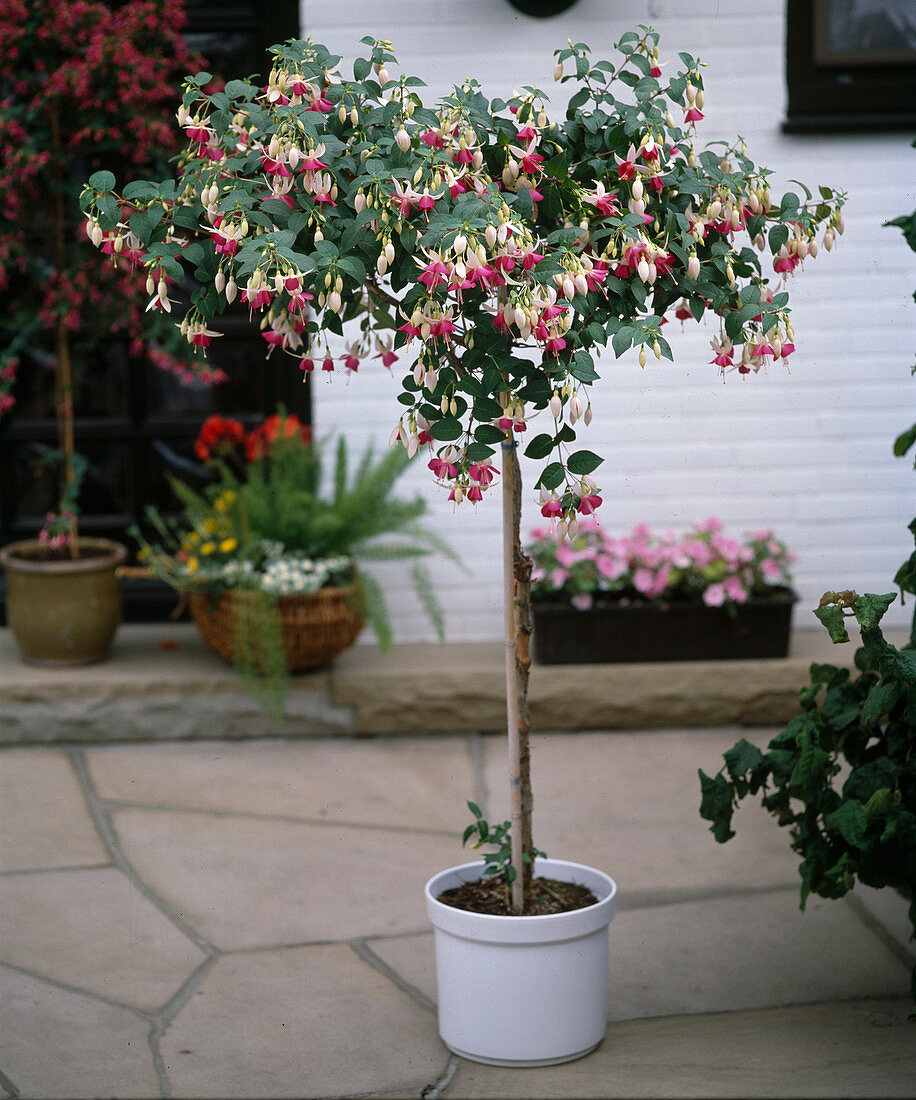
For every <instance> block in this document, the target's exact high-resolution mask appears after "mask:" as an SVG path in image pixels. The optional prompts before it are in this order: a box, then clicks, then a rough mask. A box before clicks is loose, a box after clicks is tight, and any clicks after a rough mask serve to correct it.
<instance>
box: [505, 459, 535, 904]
mask: <svg viewBox="0 0 916 1100" xmlns="http://www.w3.org/2000/svg"><path fill="white" fill-rule="evenodd" d="M502 451H503V471H502V475H503V498H502V499H503V601H504V611H505V643H506V713H507V724H508V735H509V789H510V796H511V820H512V864H513V866H514V867H515V870H516V877H515V881H514V882H513V883H512V910H513V912H514V913H515V914H517V915H519V916H520V915H522V914H523V913H524V912H525V894H526V892H527V891H528V889H529V887H530V885H531V875H532V868H533V862H534V854H533V853H534V844H533V840H532V831H531V811H532V804H533V800H532V794H531V753H530V747H529V731H530V722H529V715H528V672H529V669H530V667H531V657H530V644H529V643H530V638H531V629H532V626H531V559H530V558H529V557H527V555H526V554H525V553H524V552H523V551H522V545H521V534H520V527H521V515H522V478H521V471H520V469H519V464H518V448H517V445H516V443H515V441H514V439H511V438H510V439H508V440H507V441H506V442H505V443H504V444H503V445H502Z"/></svg>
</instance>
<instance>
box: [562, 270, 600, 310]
mask: <svg viewBox="0 0 916 1100" xmlns="http://www.w3.org/2000/svg"><path fill="white" fill-rule="evenodd" d="M608 272H609V269H608V266H607V264H606V263H605V262H604V261H603V260H598V261H597V262H596V263H594V264H593V265H592V267H591V268H590V269H589V270H588V271H586V272H585V281H586V283H588V289H589V290H597V289H598V287H599V286H601V284H602V283H603V282H604V281H605V279H607V277H608ZM560 308H561V309H562V310H563V312H564V313H565V312H566V308H567V307H566V306H562V307H560Z"/></svg>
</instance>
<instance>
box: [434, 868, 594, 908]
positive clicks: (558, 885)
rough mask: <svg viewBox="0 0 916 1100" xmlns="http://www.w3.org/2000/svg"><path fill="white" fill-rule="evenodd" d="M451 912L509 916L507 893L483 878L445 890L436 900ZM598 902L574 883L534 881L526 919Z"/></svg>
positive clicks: (502, 885) (495, 882)
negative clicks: (448, 907) (463, 910)
mask: <svg viewBox="0 0 916 1100" xmlns="http://www.w3.org/2000/svg"><path fill="white" fill-rule="evenodd" d="M436 900H437V901H441V902H442V904H443V905H450V906H451V907H452V908H453V909H465V910H467V911H468V912H469V913H486V914H488V915H489V916H495V917H511V916H512V915H513V914H512V911H511V907H510V903H509V891H508V888H507V887H506V884H505V883H504V882H503V881H502V880H501V879H498V878H482V879H478V881H477V882H465V883H462V884H461V886H455V887H453V888H452V889H450V890H444V891H443V892H442V893H441V894H440V895H439V896H438V898H437V899H436ZM597 904H598V899H597V898H596V897H595V895H594V894H593V893H592V891H591V890H589V888H588V887H587V886H582V885H580V884H579V883H577V882H560V881H559V879H554V878H535V879H532V882H531V890H530V891H529V893H528V895H527V897H526V905H525V916H526V917H544V916H549V915H551V914H553V913H571V912H573V910H575V909H585V908H586V907H587V906H589V905H597Z"/></svg>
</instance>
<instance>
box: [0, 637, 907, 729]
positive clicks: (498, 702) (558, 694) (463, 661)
mask: <svg viewBox="0 0 916 1100" xmlns="http://www.w3.org/2000/svg"><path fill="white" fill-rule="evenodd" d="M889 637H890V638H891V640H893V641H894V642H895V644H897V645H902V644H903V642H904V640H905V637H906V634H905V632H904V631H897V632H890V633H889ZM855 649H856V644H848V645H841V646H835V645H832V644H831V642H830V640H829V638H828V636H827V634H826V632H824V631H799V632H797V633H795V634H794V636H793V638H792V642H791V648H790V653H789V656H788V657H785V658H774V659H766V660H740V661H731V660H721V661H671V662H664V663H653V664H605V665H599V664H592V665H538V664H534V665H533V666H532V671H531V681H530V690H529V701H530V708H531V723H532V728H533V729H535V730H587V729H638V728H664V727H671V726H693V727H697V726H717V725H727V724H733V725H742V726H754V725H776V724H782V723H785V722H786V721H788V719H789V718H791V717H792V716H793V715H794V714H797V713H798V711H799V705H798V692H799V690H800V688H802V687H803V686H804V685H805V684H806V683H807V682H808V669H809V666H810V664H811V663H812V662H813V661H817V662H830V663H833V664H836V665H840V666H846V667H849V668H852V667H853V657H854V653H855ZM504 662H505V649H504V647H503V645H502V644H500V643H495V642H494V643H489V642H480V643H445V644H439V643H429V644H405V645H395V646H394V647H393V648H392V650H391V652H390V653H387V654H386V653H381V652H380V651H379V650H378V648H377V647H376V646H373V645H368V644H357V645H355V646H354V647H353V648H352V649H350V650H348V651H347V652H346V653H344V654H342V655H341V656H340V657H338V658H337V659H336V660H335V661H334V662H333V663H332V664H331V665H330V666H329V667H327V668H325V669H321V670H318V671H316V672H308V673H303V674H300V675H297V676H294V677H293V678H292V679H291V682H290V691H289V696H288V702H287V710H286V717H284V718H283V719H279V720H278V719H275V718H271V717H270V716H268V715H267V714H265V713H264V711H263V710H262V709H261V708H260V706H259V705H258V703H257V702H256V701H255V700H254V699H253V698H252V697H251V696H250V695H248V694H247V693H246V692H245V690H244V687H243V685H242V683H241V681H240V679H239V677H238V676H237V675H236V673H235V672H234V670H233V669H232V668H231V667H230V666H228V665H227V664H226V663H225V662H224V661H222V660H221V659H220V658H219V657H217V656H216V655H215V654H213V653H211V652H210V651H209V650H208V649H206V648H205V646H204V645H203V643H202V642H201V640H200V638H199V636H198V634H197V630H196V628H195V627H194V626H193V625H192V624H188V623H181V624H143V625H137V624H125V625H123V626H122V627H121V628H120V629H119V631H118V634H117V636H116V638H115V643H114V648H113V652H112V655H111V658H110V659H109V660H108V661H105V662H102V663H99V664H95V665H88V666H80V667H75V668H67V669H48V668H38V667H34V666H31V665H27V664H25V663H24V662H23V661H22V660H21V659H20V657H19V654H18V651H17V649H16V646H15V643H14V641H13V639H12V637H11V635H10V632H9V630H7V629H4V630H0V744H27V743H30V742H31V743H35V742H41V743H51V742H81V741H137V740H160V739H169V740H174V739H186V738H187V739H193V738H211V737H222V738H247V737H265V736H269V737H310V736H320V737H324V736H329V735H335V734H337V735H351V736H352V735H359V736H370V735H378V734H386V733H401V734H404V733H408V734H424V733H446V732H447V733H457V732H467V731H475V732H492V731H499V730H502V729H503V728H504V726H505V671H504V669H505V664H504Z"/></svg>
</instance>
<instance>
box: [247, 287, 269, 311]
mask: <svg viewBox="0 0 916 1100" xmlns="http://www.w3.org/2000/svg"><path fill="white" fill-rule="evenodd" d="M272 298H273V294H272V293H271V291H270V290H269V289H268V288H267V287H265V286H259V287H253V286H252V285H251V283H249V284H248V285H247V286H246V287H245V289H244V290H243V291H242V294H241V300H242V301H243V302H247V303H248V305H249V307H250V308H251V309H264V308H265V306H269V305H270V303H271V299H272Z"/></svg>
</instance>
